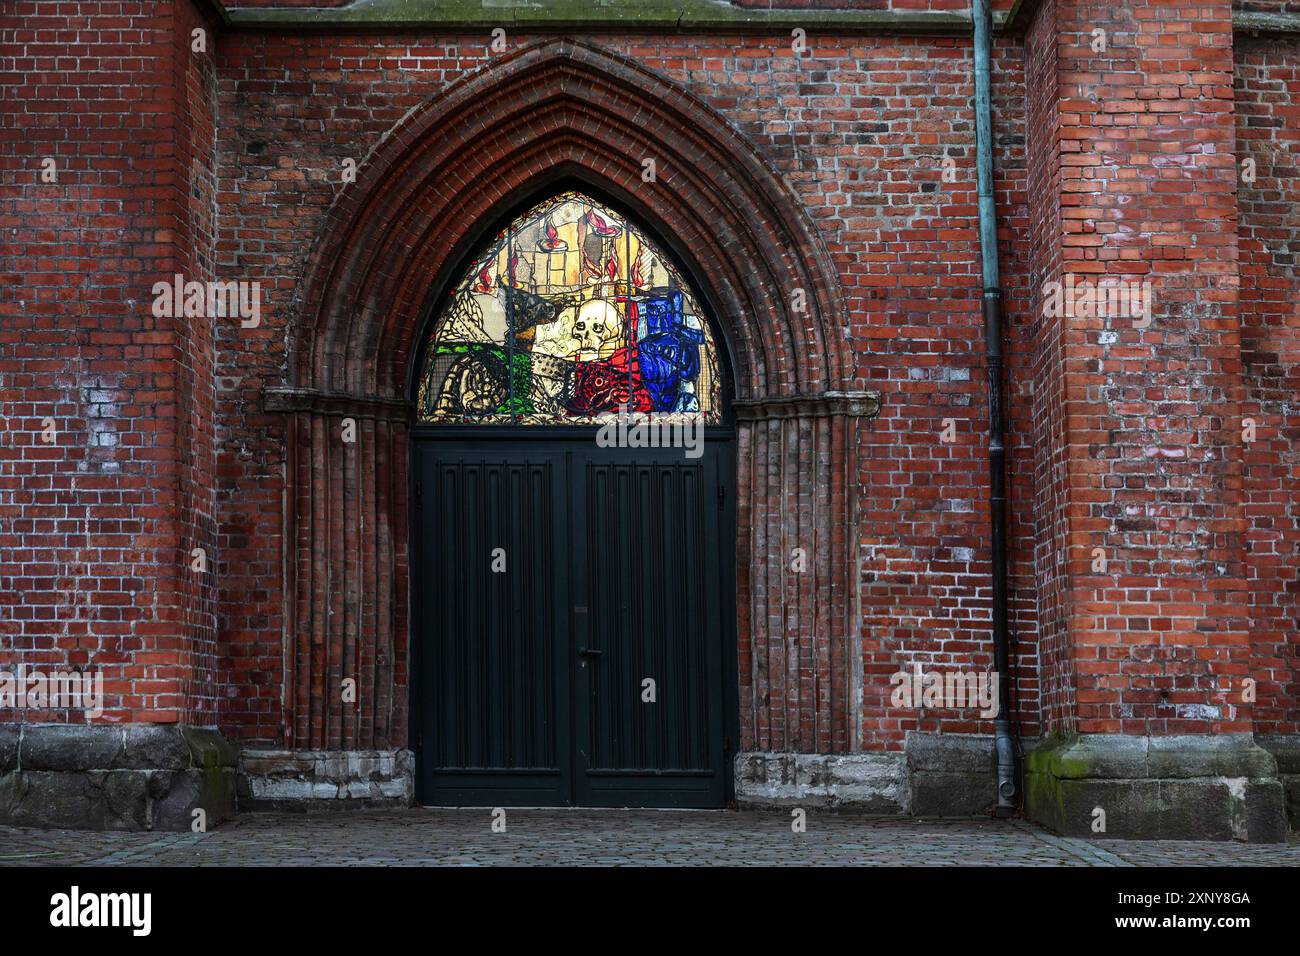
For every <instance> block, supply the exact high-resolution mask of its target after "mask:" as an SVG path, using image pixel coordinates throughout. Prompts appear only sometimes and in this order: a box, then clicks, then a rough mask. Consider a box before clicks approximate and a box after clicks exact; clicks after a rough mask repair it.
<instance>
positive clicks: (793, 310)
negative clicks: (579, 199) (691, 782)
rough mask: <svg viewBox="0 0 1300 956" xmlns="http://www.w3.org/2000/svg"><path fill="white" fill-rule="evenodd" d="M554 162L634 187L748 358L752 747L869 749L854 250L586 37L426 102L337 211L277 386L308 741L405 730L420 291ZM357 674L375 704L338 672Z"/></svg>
mask: <svg viewBox="0 0 1300 956" xmlns="http://www.w3.org/2000/svg"><path fill="white" fill-rule="evenodd" d="M647 159H652V160H654V169H655V177H654V180H653V181H650V182H647V181H646V180H645V179H644V178H643V173H644V172H645V171H646V169H647V166H646V164H645V162H644V161H645V160H647ZM558 176H577V177H579V178H581V179H583V180H584V181H586V182H589V183H592V184H593V186H596V187H599V189H600V190H601V191H602V192H603V193H605V194H607V195H611V196H616V197H619V198H620V199H621V200H623V201H624V202H625V203H626V204H627V206H628V207H629V209H630V210H631V211H633V212H634V213H635V214H636V215H637V216H638V218H639V219H640V220H641V221H642V222H644V223H645V224H646V225H647V226H648V227H649V228H650V229H652V230H653V231H654V232H655V233H656V234H658V235H660V236H663V237H664V238H665V239H666V240H667V239H669V237H671V239H672V241H673V242H674V244H675V247H676V251H678V253H679V254H682V255H683V258H685V259H687V260H688V261H689V262H690V264H691V266H692V268H693V269H694V270H695V271H697V272H698V274H700V275H706V276H708V277H709V282H708V291H709V295H710V298H711V300H712V301H711V302H710V305H711V306H712V308H713V311H714V314H715V316H716V318H717V322H718V325H719V328H720V330H721V332H722V333H723V334H724V335H725V337H726V339H727V341H728V343H729V345H730V349H731V353H732V356H733V359H734V363H735V368H734V373H735V392H736V400H735V411H736V419H737V440H736V458H737V476H738V480H737V501H736V529H737V531H736V539H737V543H736V548H737V553H736V567H737V576H736V595H735V606H736V630H737V644H738V650H739V659H738V670H739V673H738V683H739V688H740V699H739V715H738V716H739V720H738V723H739V728H740V745H739V749H740V750H741V751H776V752H794V751H802V752H822V753H833V752H842V751H847V750H850V749H853V748H854V746H855V744H856V742H857V741H858V740H859V734H860V726H859V721H860V717H859V714H858V710H857V707H858V704H857V700H858V696H859V693H858V691H859V688H860V674H861V660H860V654H858V652H857V650H856V645H857V636H856V624H855V622H856V619H857V617H858V615H857V608H856V600H855V597H854V595H855V594H856V579H857V562H856V556H855V549H854V543H853V542H854V535H853V533H852V530H851V529H852V526H853V506H854V505H853V501H854V495H853V482H854V480H855V479H854V478H853V469H852V463H853V460H854V453H855V449H856V444H857V437H858V429H859V427H860V423H861V420H862V418H863V417H866V416H870V415H872V414H874V412H875V408H876V399H875V396H874V395H872V394H870V393H867V392H864V391H861V390H858V389H857V385H858V382H857V381H856V379H855V375H854V371H853V369H852V368H851V361H850V357H849V352H848V349H847V347H846V336H845V329H846V326H847V321H848V317H847V316H846V314H845V310H844V305H843V299H842V297H841V295H840V292H839V290H838V287H837V280H836V272H835V269H834V267H833V264H832V263H831V262H830V261H829V257H828V255H827V253H826V250H825V247H824V245H823V243H822V241H821V239H820V237H819V235H818V233H817V232H816V229H815V228H814V226H813V224H812V222H811V221H810V219H809V217H808V215H807V214H806V212H805V211H804V210H803V209H802V207H801V206H800V204H799V202H798V200H797V198H796V197H795V195H794V194H793V193H792V191H791V190H790V189H789V187H788V186H787V185H786V184H785V183H784V182H783V181H782V180H781V178H780V177H779V175H778V174H776V173H775V172H774V171H773V170H772V168H771V167H770V166H769V165H768V164H767V163H766V162H765V161H764V160H763V158H762V157H761V156H760V155H759V154H758V153H757V151H756V150H755V149H754V148H753V146H752V145H751V144H750V143H749V142H748V141H747V140H746V139H745V138H744V137H743V136H742V135H741V134H740V133H739V132H738V131H737V130H735V129H734V128H733V127H731V126H730V125H728V124H727V123H726V121H725V120H724V119H722V118H721V117H720V116H719V115H718V114H717V113H716V112H715V111H713V110H711V109H710V108H709V107H708V106H707V105H705V104H704V103H702V102H701V101H699V100H698V99H696V98H695V97H693V96H692V95H691V94H690V93H689V92H688V91H686V90H684V89H681V88H679V87H677V86H674V85H672V84H670V83H668V82H666V81H665V80H664V79H662V78H661V77H658V76H656V75H654V74H652V73H650V72H649V71H647V70H645V69H643V68H641V67H640V66H638V65H637V64H635V63H633V62H631V61H628V60H626V59H623V58H621V57H616V56H613V55H610V54H608V53H606V52H603V51H601V50H599V49H597V48H595V47H592V46H589V45H585V44H581V43H576V42H573V41H570V40H555V41H551V42H547V43H543V44H538V45H535V46H531V47H527V48H525V49H523V50H521V51H519V52H517V53H515V54H513V55H510V56H508V57H502V58H501V59H500V60H498V61H496V62H495V63H493V64H492V65H491V66H489V67H487V68H486V69H484V70H483V71H482V72H480V73H479V74H476V75H474V76H473V77H470V78H468V79H467V80H465V81H462V82H459V83H457V84H454V85H453V86H452V87H450V88H449V89H448V90H447V91H446V92H445V93H443V94H442V95H440V96H439V97H437V98H436V99H435V100H433V101H432V102H431V103H429V104H428V106H427V107H426V108H424V109H421V110H419V111H417V112H415V113H414V114H412V115H411V116H410V117H408V118H407V120H406V121H405V122H404V123H403V124H402V125H401V126H400V127H399V128H397V129H395V130H394V131H393V132H392V133H391V134H390V135H389V136H388V137H386V138H385V140H384V141H383V143H382V144H381V145H380V146H379V147H378V149H377V150H376V151H375V152H374V153H373V154H372V155H371V156H370V157H368V158H367V159H366V161H365V162H364V163H363V164H362V166H361V169H360V171H359V175H358V179H357V182H356V183H354V184H352V185H350V186H349V187H348V188H347V189H346V191H344V192H343V193H342V194H341V195H340V197H339V199H338V201H337V202H336V204H335V206H334V208H333V209H332V210H331V212H330V214H329V216H328V219H327V225H326V227H325V229H324V230H323V232H322V239H321V241H320V244H319V246H318V248H317V250H316V252H315V253H314V256H313V262H312V265H311V267H310V269H309V273H308V280H307V282H306V284H305V286H304V291H303V299H302V312H301V325H300V334H299V335H298V336H297V338H296V341H295V342H294V351H293V354H292V357H291V360H290V376H291V378H290V385H289V386H287V387H285V388H280V389H274V390H271V391H270V392H269V393H268V395H267V404H268V406H269V407H270V408H272V409H275V410H278V411H280V412H282V413H283V414H284V415H285V416H286V419H287V422H286V434H287V438H288V445H289V454H288V462H289V464H288V475H287V479H288V481H287V484H288V487H289V493H288V495H287V496H286V513H285V541H286V543H287V544H286V550H287V560H286V575H287V578H288V582H287V589H286V590H287V592H288V593H289V594H290V599H289V602H288V603H289V607H288V608H287V613H286V619H287V620H288V621H289V627H288V629H287V635H286V673H287V678H286V691H285V696H286V701H285V703H286V711H287V713H288V714H289V718H288V721H287V723H288V733H287V736H288V738H289V741H288V742H289V744H290V745H291V746H294V747H312V748H323V749H340V750H351V749H380V750H383V749H400V748H404V747H405V746H406V745H407V743H408V740H407V728H408V713H407V694H408V690H409V687H410V674H409V672H408V663H409V632H410V616H409V605H410V596H409V563H410V562H409V557H410V549H409V542H408V537H407V528H408V526H409V508H410V501H409V488H408V478H409V428H410V423H411V420H412V406H411V402H410V396H409V392H408V376H409V371H410V368H411V365H412V360H413V351H414V349H415V348H416V342H417V341H418V335H419V334H420V331H421V329H422V328H423V322H422V318H423V312H424V310H425V309H426V308H427V306H428V301H429V295H430V289H431V286H432V284H433V283H434V282H435V281H436V280H437V278H438V277H439V276H442V275H444V274H446V272H447V270H449V269H450V268H451V267H452V266H453V265H454V263H453V261H452V259H453V257H454V255H455V250H459V249H463V248H464V247H465V246H466V245H467V244H469V245H472V243H473V240H474V238H475V237H474V232H475V230H481V229H483V228H485V224H487V223H490V222H493V221H496V220H498V219H499V218H500V217H501V215H502V214H503V212H504V211H505V210H506V209H507V208H508V207H509V206H510V204H511V203H512V202H515V201H517V199H518V197H519V196H520V195H522V194H526V193H528V192H530V191H532V190H534V189H536V187H537V185H538V184H539V183H541V182H543V181H545V180H546V179H548V178H554V177H558ZM345 418H350V419H353V420H354V421H355V424H356V428H355V441H353V442H350V443H345V442H342V441H340V439H339V433H340V429H341V427H342V424H343V421H342V420H343V419H345ZM795 549H800V550H801V552H802V553H803V554H804V555H805V556H806V561H805V562H804V563H801V564H800V565H799V569H798V570H796V568H795V562H794V561H792V555H793V554H794V552H795ZM345 676H354V679H356V681H357V686H358V699H357V702H356V704H355V705H353V704H350V703H344V702H343V701H342V699H341V697H340V695H339V694H338V693H337V692H336V688H337V687H338V686H339V685H340V684H341V682H342V680H343V679H344V677H345Z"/></svg>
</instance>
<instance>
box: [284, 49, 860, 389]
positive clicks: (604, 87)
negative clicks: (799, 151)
mask: <svg viewBox="0 0 1300 956" xmlns="http://www.w3.org/2000/svg"><path fill="white" fill-rule="evenodd" d="M646 159H652V160H654V163H655V172H656V176H655V181H653V182H645V181H643V179H642V172H643V169H644V167H643V165H642V164H643V160H646ZM566 168H567V169H570V170H572V171H574V172H576V173H578V174H579V175H581V176H584V177H585V178H588V179H589V180H590V181H592V182H593V183H595V184H596V185H598V186H603V187H605V188H606V189H607V190H609V191H611V192H613V193H614V194H616V195H618V196H620V197H623V198H626V199H627V200H629V201H630V204H631V205H632V206H633V207H635V211H636V212H637V213H639V214H641V215H642V216H643V217H644V218H645V219H646V220H648V221H649V223H650V224H651V225H652V227H654V228H655V229H656V230H657V231H658V232H660V233H661V234H663V235H668V236H674V237H676V238H677V239H678V241H679V243H680V246H681V248H682V249H685V250H688V255H689V256H690V258H691V259H693V260H694V261H693V263H692V264H693V265H694V266H695V267H696V269H697V270H698V271H699V272H700V274H701V275H703V276H704V277H706V280H707V283H708V284H709V285H710V287H711V289H712V291H713V293H714V295H715V297H716V301H715V302H714V305H715V307H716V308H718V309H719V315H718V318H719V321H720V322H721V323H722V325H723V326H724V329H725V332H726V334H727V335H728V337H729V339H730V342H731V346H732V348H733V350H734V352H735V356H734V357H735V359H736V364H737V370H736V371H737V378H738V381H737V388H738V390H739V393H740V397H741V398H750V397H754V398H756V397H778V396H780V397H790V396H794V395H810V394H818V393H820V392H823V391H827V390H835V389H841V388H845V387H846V386H847V383H848V379H849V376H850V375H851V369H850V360H849V355H848V350H847V343H846V341H845V336H844V331H843V330H844V328H845V327H846V325H847V316H846V313H845V307H844V302H843V296H842V295H841V293H840V290H839V285H838V280H837V278H836V272H835V270H834V266H833V264H832V263H831V261H830V257H829V255H828V254H827V251H826V248H825V244H824V243H823V241H822V239H821V237H820V235H819V234H818V232H817V230H816V227H815V226H814V224H813V222H812V220H811V218H810V217H809V216H808V214H807V212H806V211H805V210H804V208H803V207H802V205H801V204H800V203H799V200H798V198H797V197H796V196H795V194H794V193H793V191H792V190H791V189H790V187H789V186H788V185H787V184H786V183H785V182H784V181H783V180H782V178H781V177H780V175H779V174H778V173H777V172H776V171H775V170H774V169H772V167H771V166H770V165H769V164H768V163H767V162H766V161H765V160H764V159H763V157H762V156H761V155H760V154H759V153H758V151H757V150H756V149H755V148H754V146H753V144H751V143H750V142H749V141H748V140H747V139H746V138H745V137H744V136H743V135H742V134H741V133H740V132H739V131H737V130H736V129H735V128H734V127H732V126H731V125H730V124H729V123H728V122H727V121H726V120H725V119H724V118H723V117H722V116H721V115H719V114H718V113H717V111H716V110H714V109H712V108H711V107H710V106H708V105H707V104H706V103H704V102H703V101H701V100H700V99H699V98H697V97H696V96H694V95H693V94H691V93H690V92H688V91H686V90H684V89H682V88H681V87H679V86H676V85H673V84H671V83H669V82H668V81H666V80H665V79H663V78H661V77H659V76H657V75H655V74H654V73H651V72H650V71H648V70H646V69H645V68H643V67H641V66H640V65H638V64H636V63H634V62H632V61H630V60H627V59H624V58H622V57H619V56H615V55H613V54H611V53H608V52H605V51H602V50H600V49H598V48H596V47H594V46H590V45H587V44H583V43H578V42H575V41H572V40H553V41H550V42H545V43H540V44H536V45H532V46H528V47H525V48H523V49H521V50H520V51H518V52H517V53H514V54H513V55H510V56H507V57H502V58H501V59H500V60H498V61H497V62H495V63H494V64H493V65H491V66H488V67H487V68H485V69H483V70H482V71H480V72H479V73H476V74H474V75H472V76H470V77H467V78H466V79H464V80H462V81H459V82H457V83H455V84H453V85H452V86H451V87H449V88H448V89H447V90H446V91H445V92H444V93H443V94H441V95H439V96H437V97H436V98H434V99H433V100H431V101H430V102H428V103H427V104H425V106H424V107H423V108H421V109H419V110H416V111H415V112H414V113H412V114H411V115H409V116H408V117H406V118H405V119H404V120H403V122H402V123H401V124H400V125H399V126H398V127H396V128H395V129H394V130H393V131H392V132H391V133H390V134H389V135H387V136H386V137H385V139H384V141H383V142H382V143H380V144H379V146H377V147H376V149H375V150H374V152H373V153H372V155H371V157H370V158H369V160H368V162H366V163H365V164H363V166H362V167H361V169H360V170H359V171H358V177H357V181H356V183H354V184H352V185H350V186H348V187H346V188H345V189H344V190H343V192H342V193H341V194H340V195H339V198H338V199H337V200H336V202H335V203H334V206H333V207H332V209H331V211H330V213H329V214H328V217H327V220H326V224H325V228H324V229H323V233H322V240H321V242H320V244H319V247H318V248H317V250H316V251H315V254H314V256H313V260H312V262H311V264H310V269H309V273H308V278H307V281H306V282H305V285H304V289H305V293H304V299H303V303H302V312H301V315H302V316H303V324H302V326H301V330H300V332H301V334H300V336H299V338H298V341H297V343H296V354H295V355H294V359H293V368H292V375H293V382H292V383H293V384H294V385H295V386H297V387H299V388H311V389H316V390H320V391H323V392H343V393H348V394H354V395H372V396H374V397H377V398H397V397H400V396H401V394H402V391H403V389H404V387H405V384H406V378H405V375H406V371H407V364H408V363H409V360H410V355H411V350H412V348H413V344H414V337H415V335H416V334H417V333H418V331H419V326H420V317H421V314H422V310H423V308H424V306H425V304H426V298H427V295H428V290H429V286H430V283H431V280H432V278H433V277H435V276H437V275H439V274H440V273H441V271H442V270H443V269H444V268H446V267H447V265H448V259H449V258H450V257H451V256H452V255H454V254H455V253H456V252H457V251H459V250H460V248H461V245H462V242H463V240H464V239H465V238H466V235H467V233H469V232H470V230H472V229H473V227H474V226H476V225H477V224H480V223H482V222H483V221H484V220H485V218H486V217H490V216H491V215H492V214H493V212H494V211H499V210H500V208H501V206H502V205H503V204H505V203H508V202H509V201H510V199H511V197H513V196H517V195H518V194H519V193H520V191H521V190H527V189H528V188H529V187H530V185H531V184H533V183H535V182H536V181H538V179H539V178H541V177H545V176H547V175H548V174H553V173H554V172H555V171H557V170H560V169H566ZM796 290H802V296H800V295H799V294H798V293H797V291H796ZM799 299H802V302H800V301H799Z"/></svg>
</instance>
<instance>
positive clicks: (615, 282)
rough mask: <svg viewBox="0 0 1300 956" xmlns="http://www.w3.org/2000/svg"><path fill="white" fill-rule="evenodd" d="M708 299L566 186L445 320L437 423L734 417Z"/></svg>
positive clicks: (426, 399)
mask: <svg viewBox="0 0 1300 956" xmlns="http://www.w3.org/2000/svg"><path fill="white" fill-rule="evenodd" d="M721 387H722V383H721V381H720V376H719V368H718V353H717V349H716V348H715V345H714V341H713V334H712V331H711V330H710V328H709V323H708V322H707V321H706V320H705V316H704V313H703V312H702V310H701V309H700V306H699V300H698V298H697V297H696V296H695V294H694V293H693V292H692V290H691V289H690V288H689V286H688V285H687V284H686V283H685V282H684V281H683V279H682V277H681V275H680V274H679V273H678V271H677V269H676V268H674V267H673V265H672V264H671V263H670V261H669V260H668V258H667V257H666V256H665V255H664V254H663V252H662V251H661V250H660V249H659V248H658V247H657V246H656V245H655V244H654V243H653V242H652V241H651V240H650V239H648V238H647V237H646V236H645V235H644V233H642V232H641V231H640V230H639V229H638V228H637V227H636V226H635V225H634V224H632V223H630V222H628V221H627V220H626V219H624V218H623V217H622V216H620V215H619V214H617V213H615V212H613V211H612V210H610V209H608V208H607V207H605V206H604V205H602V204H601V203H599V202H596V201H595V200H593V199H591V198H589V197H587V196H585V195H583V194H581V193H577V192H567V193H564V194H562V195H559V196H556V197H554V198H552V199H549V200H547V201H546V202H544V203H541V204H539V205H537V206H535V207H533V208H532V209H531V210H529V211H528V212H527V213H525V214H524V215H523V216H521V217H519V218H518V219H516V220H515V221H514V222H512V223H511V224H510V226H509V227H508V228H506V229H505V230H504V231H502V232H501V233H500V234H499V235H498V236H496V237H495V238H494V239H493V240H492V242H491V243H490V245H489V246H488V248H487V249H486V250H485V251H484V252H483V254H482V255H480V256H479V257H478V258H477V259H476V260H475V261H474V263H473V265H472V266H471V267H470V268H469V270H468V271H467V272H466V274H465V275H464V276H463V277H462V278H461V280H460V282H459V283H458V284H457V285H456V286H455V287H454V289H453V291H452V294H451V296H450V299H449V301H448V302H447V305H446V306H445V307H444V309H443V311H442V313H441V314H440V315H439V316H438V317H437V320H436V321H435V322H434V325H433V331H432V338H431V341H430V342H429V343H428V347H427V349H426V352H425V365H424V369H423V371H422V374H421V376H420V385H419V395H418V402H419V417H420V420H421V421H423V422H431V423H442V424H451V423H465V422H490V423H503V424H504V423H523V424H544V425H574V424H586V423H595V422H599V421H601V420H605V419H607V418H608V416H609V415H612V414H616V413H621V412H625V413H627V414H628V415H629V417H631V418H634V419H635V418H646V419H652V420H654V421H661V420H662V421H673V420H676V419H678V418H683V419H685V418H686V417H688V416H689V417H690V418H692V419H694V418H695V417H697V416H699V417H701V418H702V419H703V421H704V422H705V423H706V424H712V423H716V422H718V421H720V420H721V401H720V395H721Z"/></svg>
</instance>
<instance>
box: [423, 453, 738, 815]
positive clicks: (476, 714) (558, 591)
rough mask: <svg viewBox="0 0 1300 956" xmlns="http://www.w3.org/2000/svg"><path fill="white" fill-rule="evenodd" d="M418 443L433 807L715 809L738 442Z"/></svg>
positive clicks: (428, 784) (723, 782) (726, 740)
mask: <svg viewBox="0 0 1300 956" xmlns="http://www.w3.org/2000/svg"><path fill="white" fill-rule="evenodd" d="M414 448H415V453H414V456H413V462H412V464H413V471H414V477H415V492H416V496H415V517H416V520H415V532H416V540H415V542H414V546H415V547H414V554H415V561H414V564H413V577H414V582H413V583H414V588H415V598H416V602H415V603H416V611H417V616H416V621H417V624H416V630H415V634H414V641H415V643H416V647H415V649H414V654H413V662H414V665H415V668H416V671H417V673H416V674H415V687H416V693H415V694H414V696H413V716H412V730H413V733H414V736H415V743H416V747H417V752H418V755H419V778H420V781H419V782H420V797H421V799H422V800H423V802H425V803H430V804H444V805H445V804H454V805H516V806H519V805H534V806H552V805H566V804H576V805H580V806H673V807H717V806H722V805H723V804H724V802H725V801H726V800H727V799H728V798H729V788H730V768H729V763H728V761H729V758H730V757H731V754H730V753H729V752H728V750H729V748H730V743H731V739H734V738H731V736H730V735H729V734H728V732H727V725H728V721H727V719H726V708H727V707H728V705H729V703H730V701H731V698H732V697H733V694H731V693H729V692H728V691H729V689H728V686H727V681H726V680H725V679H724V674H725V673H726V671H727V668H728V665H729V662H731V661H733V660H734V657H733V655H734V638H732V637H731V635H732V634H733V633H734V630H733V627H732V625H731V623H730V622H729V621H727V620H725V618H727V617H731V615H730V614H729V609H730V602H729V599H728V598H729V589H730V588H731V587H732V584H731V561H730V551H729V549H730V547H731V540H732V539H731V536H730V533H729V528H730V522H731V507H730V499H731V495H730V493H729V490H728V489H727V487H726V486H725V484H724V482H725V481H726V480H727V476H728V475H729V474H730V461H731V458H730V451H731V448H730V445H729V444H728V443H726V442H714V443H712V445H710V443H708V442H706V443H705V445H704V449H705V450H704V454H703V456H702V457H700V458H695V459H691V458H686V457H685V456H684V455H683V453H682V450H681V449H602V448H598V447H596V445H595V443H594V442H593V441H591V440H590V439H586V440H582V441H538V440H518V441H514V440H501V441H497V440H490V439H488V440H485V439H479V438H475V439H468V440H464V441H460V440H452V441H449V440H446V439H438V440H423V439H420V438H417V439H416V441H415V443H414ZM724 542H725V544H724ZM731 667H732V669H734V664H731Z"/></svg>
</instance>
